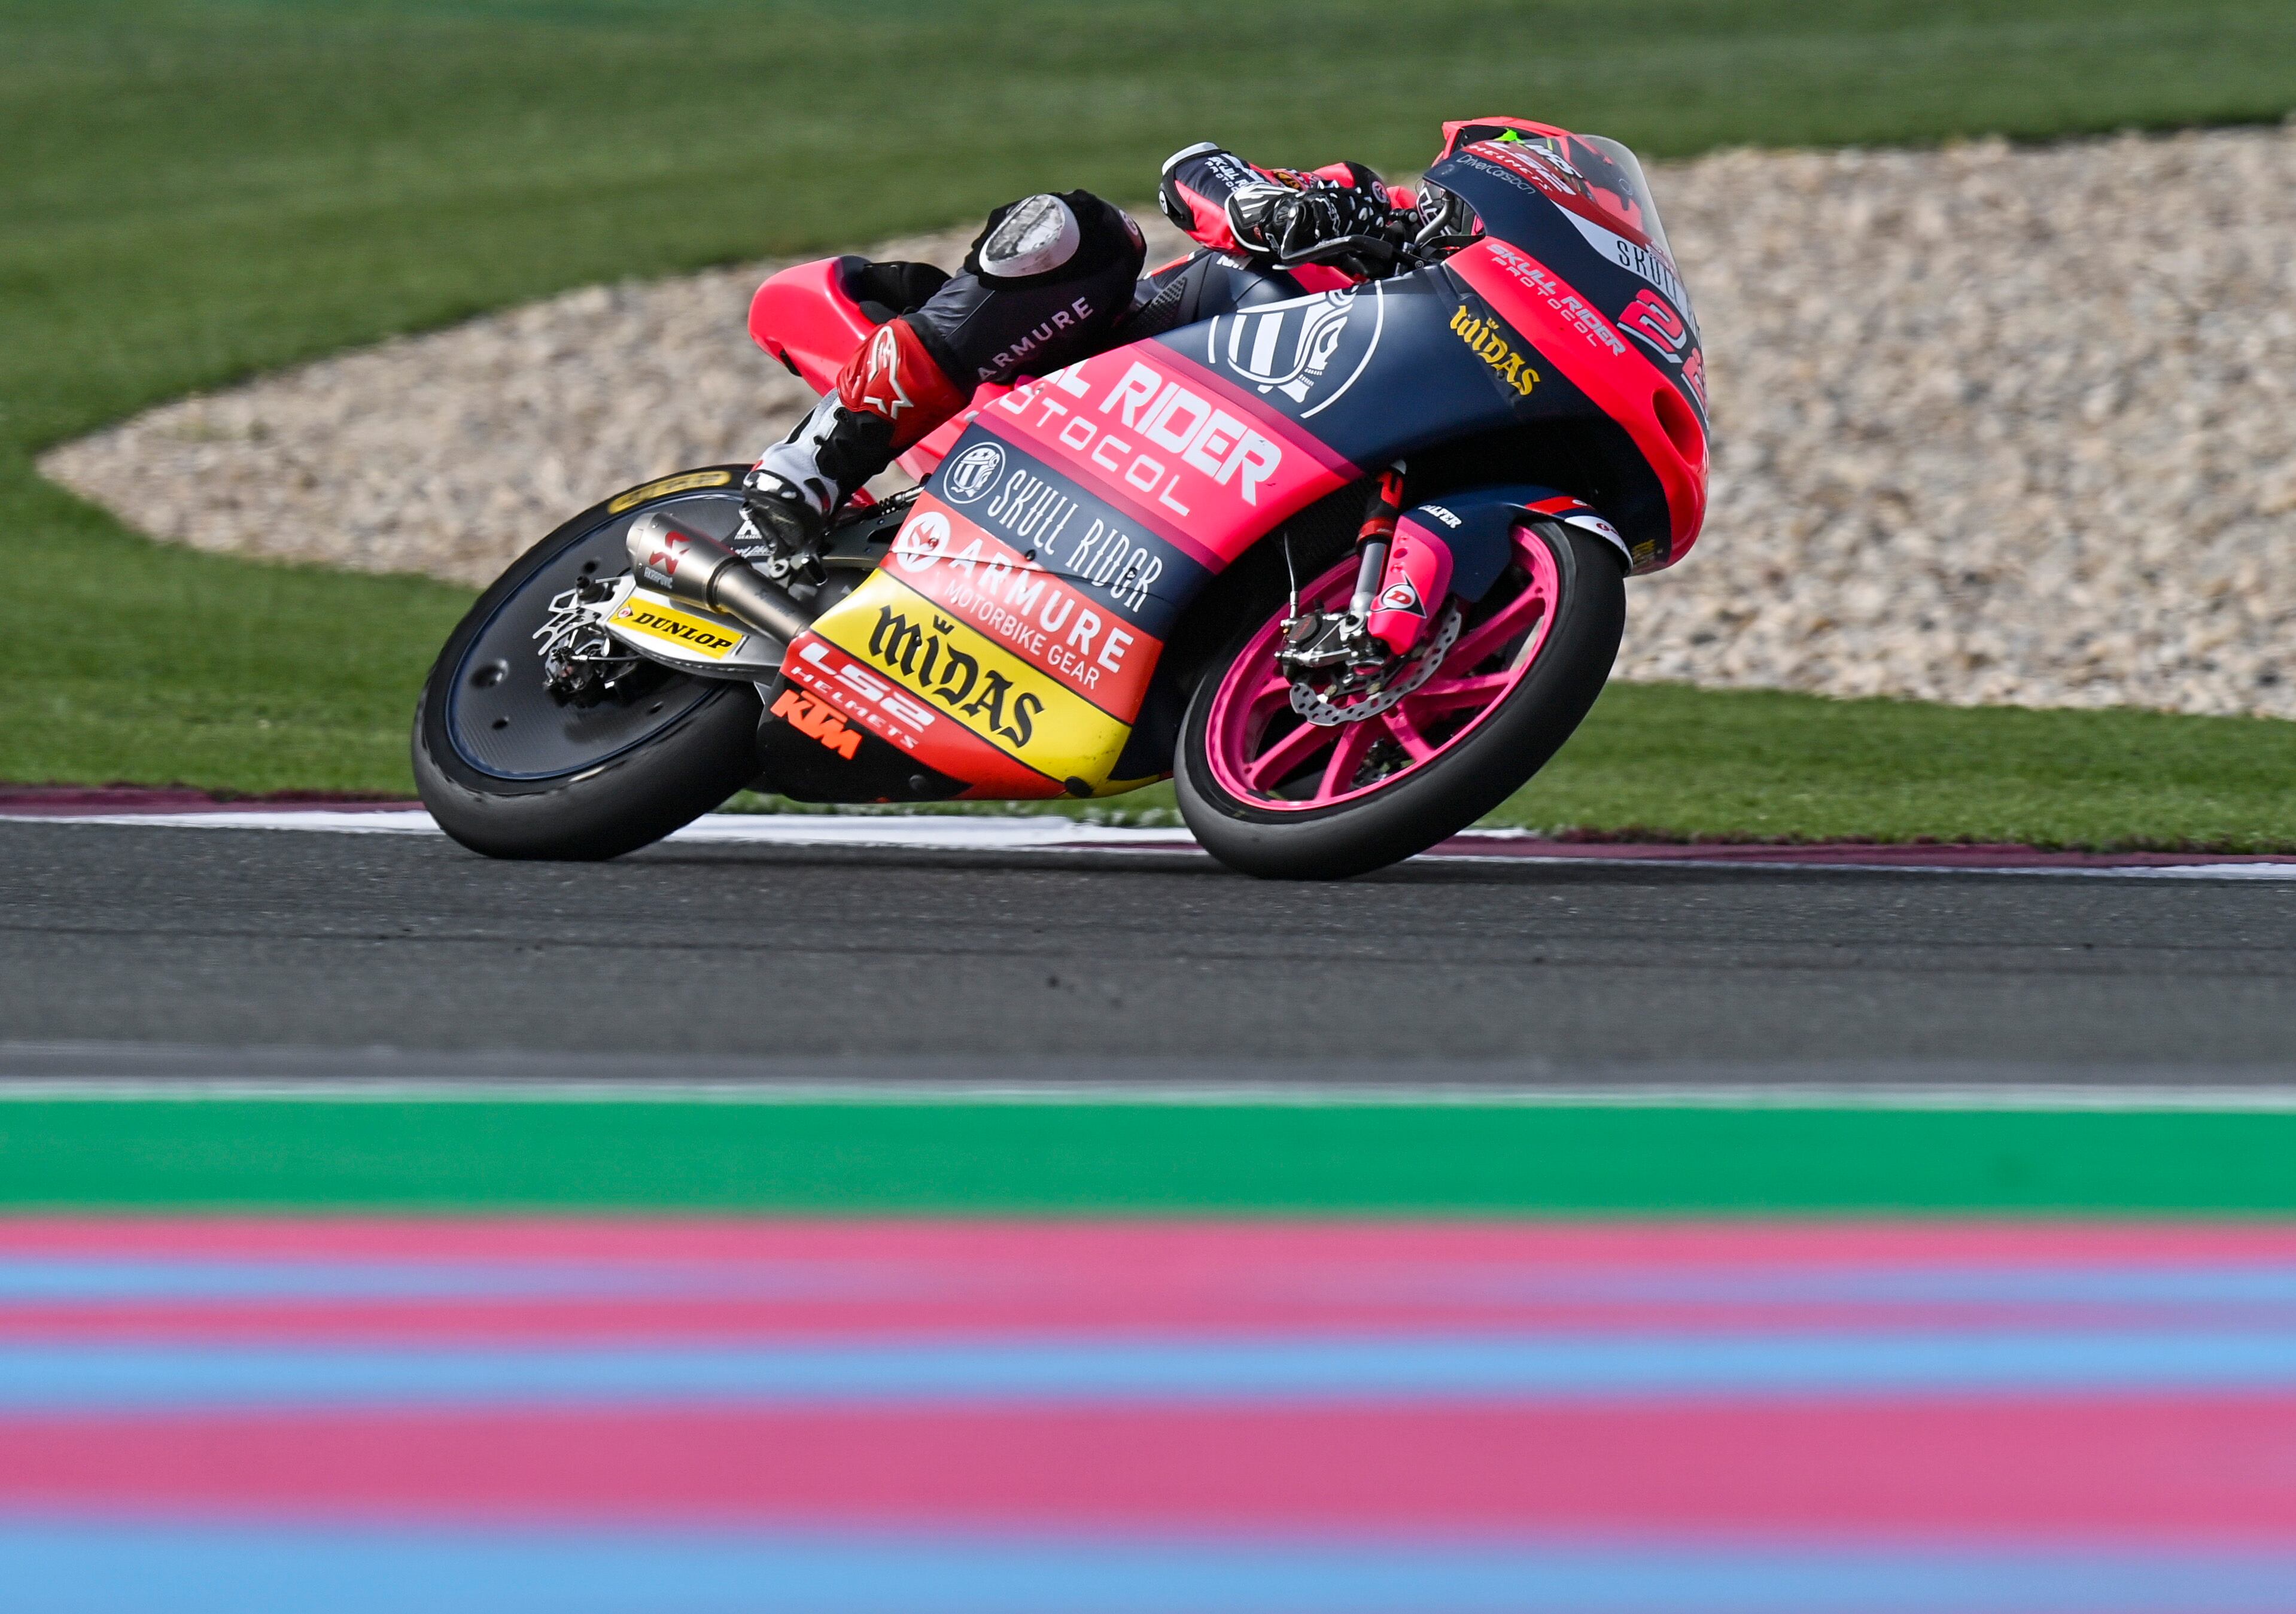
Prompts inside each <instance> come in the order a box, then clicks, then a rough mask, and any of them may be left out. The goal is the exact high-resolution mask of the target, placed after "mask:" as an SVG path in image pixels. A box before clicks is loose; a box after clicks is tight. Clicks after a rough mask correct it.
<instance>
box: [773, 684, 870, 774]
mask: <svg viewBox="0 0 2296 1614" xmlns="http://www.w3.org/2000/svg"><path fill="white" fill-rule="evenodd" d="M773 715H774V716H775V717H779V718H782V719H783V721H785V722H786V723H788V725H790V726H791V728H793V729H795V730H796V731H797V732H798V733H800V734H803V735H805V736H807V737H808V739H813V740H818V741H821V743H822V744H824V745H825V746H827V747H828V748H829V749H830V750H832V751H835V752H836V753H837V754H838V755H839V756H840V757H842V758H845V760H846V761H848V762H850V761H852V760H853V754H854V753H855V752H856V751H857V750H860V749H861V731H860V730H859V729H852V728H847V727H846V726H845V719H844V718H843V717H840V716H839V715H838V714H837V713H836V712H834V711H832V710H831V709H830V708H829V707H828V706H827V705H826V704H825V703H824V702H823V701H820V700H816V699H814V697H812V696H811V695H808V694H804V693H801V692H799V691H797V690H793V689H785V690H783V691H782V693H781V699H780V700H776V701H775V702H774V712H773Z"/></svg>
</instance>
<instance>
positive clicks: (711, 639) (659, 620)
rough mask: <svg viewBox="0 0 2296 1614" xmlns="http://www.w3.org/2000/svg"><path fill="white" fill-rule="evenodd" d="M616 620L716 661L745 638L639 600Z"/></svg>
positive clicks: (615, 617)
mask: <svg viewBox="0 0 2296 1614" xmlns="http://www.w3.org/2000/svg"><path fill="white" fill-rule="evenodd" d="M614 620H615V621H617V622H619V623H622V624H624V625H625V626H627V627H631V628H635V630H636V631H637V632H639V633H642V634H651V635H653V636H654V637H655V638H657V639H668V640H671V641H673V642H675V643H679V644H683V645H685V647H686V648H687V649H689V650H694V651H700V652H701V654H703V655H705V656H708V657H709V658H711V659H712V660H717V659H720V658H723V657H724V656H725V655H726V654H727V653H728V652H729V651H733V650H734V648H735V647H736V646H738V645H739V644H740V643H742V635H740V634H729V633H726V632H725V631H724V630H723V629H721V628H717V627H711V626H709V624H708V623H706V622H697V621H695V620H694V619H693V618H691V617H687V616H682V615H680V614H678V613H676V612H675V611H668V610H661V609H660V607H658V606H652V605H646V604H642V603H640V602H635V601H633V602H630V603H629V604H627V605H625V606H623V607H622V608H621V610H618V611H616V612H615V613H614Z"/></svg>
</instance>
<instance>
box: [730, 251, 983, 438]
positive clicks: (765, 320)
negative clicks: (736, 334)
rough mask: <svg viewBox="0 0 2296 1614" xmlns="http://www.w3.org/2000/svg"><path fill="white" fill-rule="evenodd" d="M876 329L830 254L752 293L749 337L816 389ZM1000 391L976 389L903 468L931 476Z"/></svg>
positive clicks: (824, 387) (828, 384)
mask: <svg viewBox="0 0 2296 1614" xmlns="http://www.w3.org/2000/svg"><path fill="white" fill-rule="evenodd" d="M876 329H877V327H876V325H875V324H873V322H872V321H871V320H870V318H869V316H868V315H865V314H864V313H862V312H861V305H860V304H859V303H857V302H856V301H855V300H854V299H852V298H851V297H850V296H849V295H847V293H846V291H845V286H844V283H843V282H842V280H841V279H840V275H839V274H838V267H837V259H835V258H816V260H814V261H813V262H812V263H806V264H793V265H791V266H790V267H789V268H786V269H783V270H782V271H781V272H780V273H779V274H775V275H774V276H773V277H772V278H771V279H770V280H768V281H767V282H766V283H765V284H764V285H762V286H759V287H758V291H757V295H755V296H754V297H752V298H750V340H752V341H754V342H756V343H757V344H758V347H760V348H764V349H765V350H766V351H767V352H768V353H770V354H772V355H773V356H775V358H777V359H779V360H781V361H782V363H783V364H784V365H788V366H789V367H790V368H791V370H793V371H795V372H796V373H797V375H798V378H799V380H801V381H804V382H805V384H806V385H807V386H808V387H811V388H812V389H814V390H815V391H816V392H827V391H828V390H829V389H831V388H832V387H834V386H835V385H836V384H837V373H838V372H839V371H840V370H842V369H844V368H845V361H846V360H848V359H849V358H851V357H852V356H853V355H854V354H855V353H856V352H857V351H859V349H860V347H861V344H862V343H864V342H865V341H867V340H869V338H870V337H871V335H873V333H874V332H875V331H876ZM1004 395H1005V389H1004V388H1002V387H982V388H980V389H977V390H976V391H975V392H974V393H973V395H972V402H971V404H970V406H967V407H966V408H964V409H962V410H959V411H958V412H957V414H956V416H955V419H953V420H951V421H949V422H947V423H946V424H944V425H942V426H941V427H940V428H939V430H935V431H933V432H931V433H930V434H928V435H927V436H926V437H924V438H922V439H921V440H919V441H918V442H917V443H916V444H915V445H914V447H911V448H910V449H909V451H908V452H907V453H906V454H905V455H901V459H900V464H901V469H902V470H904V471H907V472H908V473H909V474H910V475H911V476H913V477H915V478H916V479H918V480H919V481H922V480H923V479H925V478H927V477H929V476H931V474H932V473H933V471H934V469H935V467H937V466H939V463H941V461H942V459H943V458H944V457H946V456H947V454H948V451H949V449H950V448H951V447H954V446H955V442H956V439H957V438H960V437H962V436H963V435H964V429H965V427H966V426H967V425H969V424H970V423H971V422H972V417H973V415H974V414H975V413H976V412H978V411H979V409H980V406H982V405H984V404H987V403H988V402H989V401H990V400H991V399H994V398H998V397H1003V396H1004Z"/></svg>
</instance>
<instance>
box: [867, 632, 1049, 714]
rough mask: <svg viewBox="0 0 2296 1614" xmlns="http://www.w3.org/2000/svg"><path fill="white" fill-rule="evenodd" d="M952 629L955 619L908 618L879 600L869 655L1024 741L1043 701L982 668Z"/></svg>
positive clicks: (912, 685)
mask: <svg viewBox="0 0 2296 1614" xmlns="http://www.w3.org/2000/svg"><path fill="white" fill-rule="evenodd" d="M955 631H956V624H955V623H954V622H952V621H950V620H948V619H947V618H945V617H940V616H935V615H932V614H931V613H927V615H926V620H925V622H924V623H922V624H920V623H916V622H913V621H911V620H910V619H909V615H908V613H907V612H906V610H897V609H895V608H894V607H892V606H890V605H880V606H879V607H878V608H877V621H876V624H875V626H873V627H872V628H871V629H870V630H869V658H870V660H873V661H875V662H876V663H877V664H878V665H879V666H881V667H884V668H896V667H897V668H900V670H901V676H902V678H903V679H904V680H906V682H907V684H908V685H909V687H910V688H911V689H913V690H915V691H917V692H920V693H922V694H927V695H931V697H932V698H933V699H934V700H938V701H939V702H940V703H941V704H942V705H944V706H946V707H947V708H948V709H950V710H951V711H953V712H956V713H958V714H960V715H962V716H964V717H972V718H974V719H976V720H978V721H979V722H980V725H981V726H982V727H984V728H986V729H988V730H989V731H990V732H991V733H996V734H1001V735H1003V736H1004V737H1005V739H1007V740H1010V741H1012V742H1013V744H1014V745H1017V746H1026V745H1027V744H1028V743H1029V741H1030V740H1032V739H1034V738H1035V737H1036V732H1037V725H1036V718H1037V715H1038V714H1039V713H1041V712H1042V711H1043V710H1044V709H1045V703H1044V701H1043V700H1040V699H1039V698H1038V697H1037V696H1036V695H1033V694H1031V693H1029V692H1028V691H1026V690H1020V691H1016V690H1014V688H1013V681H1012V680H1011V679H1010V678H1008V677H1006V676H1005V675H1004V674H1003V673H1000V672H998V671H997V670H996V668H993V667H991V668H983V667H982V666H981V665H980V660H979V658H977V657H974V656H970V655H967V654H966V653H965V652H964V651H961V650H959V649H957V648H956V646H955V645H954V644H951V643H947V640H946V639H945V638H944V637H943V636H942V635H947V634H954V633H955Z"/></svg>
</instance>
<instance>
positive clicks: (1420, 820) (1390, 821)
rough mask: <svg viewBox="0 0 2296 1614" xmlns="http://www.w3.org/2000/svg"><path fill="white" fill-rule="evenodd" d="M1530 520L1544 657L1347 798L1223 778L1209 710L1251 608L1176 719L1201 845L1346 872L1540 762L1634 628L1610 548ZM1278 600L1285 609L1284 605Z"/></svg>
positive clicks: (1463, 820)
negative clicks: (1545, 579) (1433, 745)
mask: <svg viewBox="0 0 2296 1614" xmlns="http://www.w3.org/2000/svg"><path fill="white" fill-rule="evenodd" d="M1525 530H1526V531H1527V532H1528V534H1529V537H1530V540H1531V541H1533V542H1537V543H1539V544H1543V545H1545V546H1546V549H1547V551H1548V552H1549V553H1551V554H1552V555H1553V557H1554V572H1555V577H1556V580H1557V582H1558V583H1559V585H1560V587H1559V590H1558V594H1559V598H1558V599H1557V601H1556V603H1555V606H1554V613H1553V622H1552V625H1551V627H1549V628H1548V629H1547V635H1546V641H1545V642H1544V643H1543V644H1541V646H1540V647H1539V649H1538V652H1537V656H1536V659H1535V660H1533V661H1532V662H1531V664H1530V665H1529V667H1528V668H1525V669H1524V670H1523V671H1522V673H1521V677H1520V678H1519V680H1518V681H1517V682H1516V683H1515V684H1513V686H1512V687H1511V688H1509V689H1508V690H1507V691H1506V692H1505V694H1504V695H1503V696H1501V697H1500V698H1499V700H1498V701H1497V704H1496V705H1495V706H1494V707H1492V708H1491V709H1489V710H1488V712H1486V713H1485V714H1484V715H1483V716H1482V717H1480V718H1479V719H1478V720H1476V721H1475V722H1474V724H1473V725H1472V727H1470V728H1468V729H1467V730H1465V731H1464V732H1463V733H1460V734H1459V736H1458V737H1457V738H1456V740H1454V741H1449V742H1447V743H1446V744H1445V745H1444V746H1443V747H1442V749H1441V750H1439V751H1438V752H1437V753H1436V754H1435V755H1434V756H1433V757H1432V758H1431V759H1430V760H1428V761H1425V762H1423V763H1422V764H1420V765H1418V766H1414V767H1411V768H1409V769H1408V771H1406V772H1403V773H1401V774H1398V775H1397V777H1396V778H1395V779H1394V781H1393V782H1391V783H1388V784H1384V785H1382V786H1380V787H1379V788H1376V789H1368V790H1366V791H1365V793H1363V794H1361V795H1359V796H1357V797H1355V798H1354V799H1343V800H1340V801H1337V802H1334V803H1333V805H1331V806H1328V807H1283V806H1280V805H1279V806H1275V807H1268V806H1261V805H1258V804H1256V803H1254V802H1253V801H1251V800H1249V799H1245V798H1243V797H1242V796H1240V795H1238V794H1237V793H1236V792H1235V791H1232V790H1230V789H1229V788H1228V787H1227V786H1226V785H1225V784H1223V783H1222V782H1221V781H1220V778H1219V776H1218V773H1219V770H1218V769H1217V768H1215V766H1213V763H1212V759H1211V754H1210V748H1211V742H1212V741H1211V733H1210V730H1211V721H1212V717H1211V713H1212V708H1213V705H1214V701H1215V697H1216V696H1217V695H1218V692H1219V691H1220V689H1221V687H1222V685H1223V684H1224V683H1226V681H1228V680H1229V678H1230V676H1231V673H1232V670H1233V669H1235V668H1236V666H1237V663H1238V661H1239V660H1240V659H1241V658H1242V657H1243V656H1244V655H1245V654H1246V653H1247V651H1250V650H1251V646H1252V644H1253V643H1254V641H1255V640H1256V639H1258V638H1259V637H1260V636H1261V635H1264V634H1265V633H1266V632H1267V620H1266V613H1265V612H1261V613H1258V614H1256V615H1255V617H1254V619H1252V620H1251V622H1249V623H1248V624H1247V625H1246V626H1245V627H1244V628H1243V629H1242V631H1240V632H1239V633H1238V634H1237V635H1235V636H1234V639H1233V640H1232V641H1230V643H1229V644H1228V645H1227V647H1226V649H1225V650H1224V651H1222V652H1221V653H1220V654H1218V655H1216V656H1214V657H1213V658H1212V659H1211V660H1210V664H1209V665H1208V666H1207V668H1205V671H1204V674H1203V676H1202V677H1201V680H1200V681H1199V682H1198V684H1197V685H1196V690H1195V693H1194V696H1193V699H1191V700H1190V701H1189V703H1188V711H1187V716H1186V717H1185V719H1184V720H1183V721H1182V724H1181V728H1180V744H1179V750H1178V754H1177V756H1176V757H1175V758H1174V760H1173V785H1174V788H1175V790H1176V791H1177V794H1178V797H1179V803H1180V812H1181V815H1182V816H1183V817H1185V819H1186V820H1187V823H1188V827H1189V828H1190V829H1191V830H1193V832H1195V836H1196V839H1197V840H1199V841H1200V842H1201V843H1202V845H1203V848H1204V849H1205V850H1206V851H1208V852H1210V854H1211V855H1212V856H1215V857H1217V858H1218V859H1219V860H1220V861H1221V862H1222V863H1224V864H1227V865H1228V867H1230V868H1232V869H1235V870H1237V871H1239V872H1240V873H1246V874H1252V875H1257V876H1259V877H1260V878H1262V879H1269V880H1340V879H1345V878H1347V877H1349V876H1351V875H1356V874H1362V873H1368V872H1370V871H1371V870H1373V869H1378V868H1384V867H1385V866H1386V865H1388V864H1392V863H1397V862H1399V861H1401V860H1402V859H1404V858H1406V857H1410V856H1415V855H1416V854H1417V853H1420V852H1423V851H1425V850H1426V849H1427V848H1429V847H1431V846H1433V845H1435V844H1436V843H1437V842H1438V841H1440V840H1444V839H1446V838H1447V837H1448V836H1451V835H1455V834H1456V833H1457V832H1459V831H1461V830H1463V829H1465V828H1466V827H1467V826H1468V825H1469V824H1472V823H1474V822H1475V820H1477V819H1478V818H1480V817H1481V816H1482V815H1484V814H1486V813H1488V812H1489V811H1490V810H1491V809H1492V808H1494V807H1497V806H1498V805H1499V804H1500V803H1501V802H1503V801H1505V799H1507V798H1508V797H1509V796H1512V795H1513V794H1514V792H1515V791H1518V790H1520V789H1521V788H1522V786H1523V785H1524V784H1525V783H1526V782H1529V779H1530V777H1531V775H1532V774H1536V773H1538V770H1539V769H1540V768H1542V767H1544V766H1546V763H1547V761H1548V760H1549V758H1552V757H1553V756H1554V753H1555V752H1556V751H1558V750H1561V749H1562V743H1563V741H1566V740H1568V739H1570V735H1571V733H1573V732H1574V731H1575V730H1576V729H1577V728H1578V726H1579V722H1580V720H1581V719H1583V718H1584V717H1586V715H1587V710H1588V709H1589V708H1591V707H1592V706H1593V705H1594V704H1595V697H1596V696H1598V695H1600V694H1601V693H1602V692H1603V684H1605V683H1606V682H1607V681H1608V680H1609V678H1610V676H1611V665H1612V664H1613V663H1614V662H1615V661H1616V660H1617V659H1618V653H1619V640H1620V635H1622V633H1623V632H1624V630H1625V627H1626V574H1625V571H1624V569H1622V568H1621V566H1620V563H1619V557H1618V553H1617V552H1616V550H1615V549H1613V548H1612V546H1611V545H1609V544H1607V543H1605V542H1603V540H1601V539H1599V538H1597V537H1593V536H1592V535H1590V534H1587V533H1584V532H1581V531H1579V529H1578V528H1571V527H1563V526H1560V525H1557V524H1554V523H1546V522H1542V523H1540V524H1538V526H1536V527H1532V528H1528V529H1525ZM1272 609H1274V610H1278V611H1280V610H1281V609H1282V602H1281V601H1276V602H1273V603H1272ZM1449 670H1450V669H1449V668H1448V666H1446V668H1445V671H1446V672H1448V671H1449Z"/></svg>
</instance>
